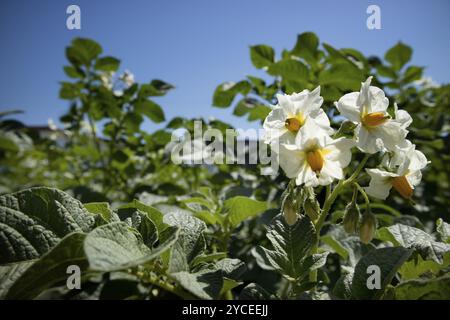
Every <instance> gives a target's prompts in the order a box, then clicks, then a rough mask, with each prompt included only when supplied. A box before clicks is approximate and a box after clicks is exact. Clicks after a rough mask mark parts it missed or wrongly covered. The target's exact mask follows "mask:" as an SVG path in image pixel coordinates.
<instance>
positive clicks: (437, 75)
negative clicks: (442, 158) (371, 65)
mask: <svg viewBox="0 0 450 320" xmlns="http://www.w3.org/2000/svg"><path fill="white" fill-rule="evenodd" d="M70 4H77V5H79V6H80V7H81V20H82V29H81V30H67V29H66V18H67V14H66V8H67V6H68V5H70ZM370 4H376V5H379V6H380V8H381V25H382V29H381V30H372V31H371V30H368V29H367V27H366V19H367V16H368V15H367V14H366V8H367V6H368V5H370ZM449 9H450V1H447V0H429V1H406V0H397V1H364V0H354V1H350V0H343V1H332V0H327V1H325V0H319V1H312V0H309V1H299V0H297V1H293V0H277V1H275V0H228V1H217V0H188V1H187V0H186V1H181V0H178V1H175V0H165V1H149V0H148V1H143V0H142V1H141V0H139V1H137V0H128V1H123V0H115V1H114V0H113V1H105V0H86V1H84V0H83V1H76V0H72V1H65V0H58V1H48V0H40V1H30V0H28V1H24V0H2V1H0V40H1V50H0V70H1V72H0V88H1V90H0V110H7V109H12V108H20V109H22V110H24V111H25V114H23V115H20V116H18V118H19V119H20V120H22V121H24V122H26V123H28V124H35V125H36V124H45V123H46V122H47V119H48V118H53V119H55V120H56V119H58V118H59V116H60V115H61V114H62V113H63V112H64V110H66V109H67V107H68V105H67V102H66V101H62V100H59V99H58V89H59V85H58V82H59V81H62V80H65V79H66V77H65V75H64V73H63V70H62V66H63V65H64V64H65V56H64V48H65V46H67V45H68V44H69V43H70V41H71V39H72V38H74V37H80V36H81V37H90V38H92V39H95V40H96V41H98V42H99V43H100V44H101V45H102V46H103V49H104V53H106V54H108V55H113V56H116V57H118V58H120V59H121V61H122V64H121V70H124V69H129V70H131V71H132V72H133V73H134V74H135V77H136V79H137V81H139V82H146V81H149V80H151V79H153V78H159V79H163V80H165V81H167V82H170V83H172V84H174V85H175V86H176V87H177V88H176V90H174V91H172V92H171V93H170V94H168V95H167V96H166V97H162V98H158V99H157V102H158V103H160V104H161V105H162V106H163V108H164V111H165V113H166V118H168V119H170V118H172V117H174V116H186V117H194V116H203V117H210V116H213V117H216V118H220V119H223V120H224V121H227V122H229V123H231V124H233V125H234V126H236V127H243V128H248V127H250V126H252V125H251V124H249V123H247V122H246V121H245V119H243V118H237V117H234V116H233V115H232V109H231V108H230V109H218V108H213V107H211V101H212V94H213V92H214V89H215V87H216V86H217V85H218V84H219V83H221V82H223V81H228V80H241V79H242V78H244V77H245V76H246V75H249V74H252V75H257V76H258V75H259V76H261V75H262V73H261V71H258V70H256V69H254V67H253V66H252V65H251V62H250V59H249V46H250V45H255V44H261V43H263V44H269V45H271V46H273V47H274V48H275V49H276V50H277V53H279V52H280V51H281V49H283V48H288V49H290V48H292V47H293V45H294V43H295V40H296V35H297V34H298V33H301V32H304V31H313V32H315V33H316V34H317V35H318V36H319V38H320V39H321V41H323V42H327V43H329V44H331V45H333V46H335V47H338V48H342V47H353V48H357V49H359V50H361V51H362V52H363V53H365V54H376V55H382V54H383V53H384V52H385V51H386V50H387V49H388V48H390V47H391V46H392V45H394V44H395V43H396V42H397V41H399V40H400V41H403V42H405V43H407V44H409V45H411V46H412V47H413V48H414V54H413V60H412V62H413V63H414V64H417V65H422V66H426V71H425V73H426V74H427V75H429V76H431V77H432V78H433V79H434V80H435V81H437V82H441V83H444V82H450V66H449V58H448V55H449V52H450V37H449V36H448V32H449V30H450V19H449V17H448V15H449V14H450V10H449ZM253 125H256V124H253ZM160 126H161V125H154V124H150V123H146V125H145V127H144V128H145V129H148V130H152V129H154V128H158V127H160Z"/></svg>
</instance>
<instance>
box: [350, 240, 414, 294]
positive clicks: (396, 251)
mask: <svg viewBox="0 0 450 320" xmlns="http://www.w3.org/2000/svg"><path fill="white" fill-rule="evenodd" d="M412 252H413V251H412V250H411V249H406V248H402V247H397V248H381V249H375V250H372V251H369V253H367V254H366V255H365V256H364V257H362V258H361V260H359V262H358V264H357V265H356V267H355V273H354V275H353V280H352V290H351V291H352V296H353V297H354V298H356V299H363V300H368V299H378V298H380V297H381V295H382V294H383V292H384V290H385V288H386V286H387V285H388V284H390V283H391V281H392V278H393V277H394V276H395V274H396V273H397V270H398V269H399V268H400V267H401V265H402V264H403V263H404V262H405V261H406V260H408V258H409V257H410V255H411V254H412ZM372 265H374V266H378V267H379V268H380V284H381V288H380V289H376V288H374V289H369V288H368V286H367V280H368V278H369V277H370V276H371V274H370V273H367V269H368V267H369V266H372Z"/></svg>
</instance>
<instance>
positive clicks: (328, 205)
mask: <svg viewBox="0 0 450 320" xmlns="http://www.w3.org/2000/svg"><path fill="white" fill-rule="evenodd" d="M369 157H370V155H369V154H366V155H365V156H364V158H363V160H362V161H361V162H360V163H359V165H358V167H357V168H356V170H355V172H353V174H352V175H351V176H350V177H349V178H348V179H347V180H340V181H339V183H338V184H337V185H336V187H335V188H334V189H333V191H332V192H331V194H329V196H328V197H327V198H326V200H325V203H324V204H323V208H322V213H321V214H320V217H319V219H318V220H317V223H316V234H317V240H316V244H315V245H314V247H313V248H312V249H311V253H312V254H315V253H317V249H318V246H319V242H320V231H321V230H322V227H323V224H324V222H325V220H326V218H327V215H328V213H329V212H330V209H331V206H332V205H333V203H334V201H335V200H336V198H337V196H338V195H339V193H341V191H342V190H343V189H344V188H345V187H346V186H347V185H349V184H351V183H353V181H354V180H355V179H357V178H358V175H359V173H360V172H361V170H362V169H363V168H364V165H365V164H366V162H367V160H368V159H369ZM358 186H359V185H358ZM360 188H361V187H360ZM361 190H363V189H362V188H361ZM363 192H364V190H363ZM328 193H329V192H328V190H327V194H328ZM364 194H365V192H364ZM366 197H367V195H366ZM309 279H310V281H314V282H315V281H317V270H314V271H311V273H310V275H309Z"/></svg>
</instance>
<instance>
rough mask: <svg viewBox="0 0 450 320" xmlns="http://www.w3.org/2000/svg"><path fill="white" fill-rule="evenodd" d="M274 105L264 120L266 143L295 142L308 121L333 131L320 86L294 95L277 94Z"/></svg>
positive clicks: (330, 131)
mask: <svg viewBox="0 0 450 320" xmlns="http://www.w3.org/2000/svg"><path fill="white" fill-rule="evenodd" d="M277 100H278V104H277V105H276V106H274V108H273V110H272V111H271V112H270V113H269V115H268V116H267V118H266V119H265V121H264V124H263V127H264V130H265V133H266V137H265V142H266V143H270V144H272V143H285V142H290V143H293V142H294V141H295V137H296V136H297V133H298V132H299V131H300V130H301V129H302V127H303V126H304V125H305V124H306V123H308V122H314V123H315V124H317V125H318V126H319V127H320V128H321V129H322V130H324V131H326V132H327V133H330V134H331V133H333V129H332V128H331V127H330V120H329V119H328V117H327V115H326V114H325V112H324V111H323V110H322V108H321V105H322V103H323V98H322V97H321V96H320V87H317V88H316V89H314V90H313V91H309V90H303V91H302V92H300V93H294V94H292V95H286V94H285V95H282V94H278V95H277Z"/></svg>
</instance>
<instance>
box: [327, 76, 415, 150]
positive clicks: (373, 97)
mask: <svg viewBox="0 0 450 320" xmlns="http://www.w3.org/2000/svg"><path fill="white" fill-rule="evenodd" d="M371 81H372V77H369V78H368V79H367V80H366V82H364V83H362V86H361V90H360V91H359V92H351V93H348V94H346V95H344V96H343V97H342V98H340V99H339V101H338V102H336V103H335V104H336V107H337V109H338V110H339V112H340V113H341V115H343V116H344V117H346V118H347V119H348V120H350V121H352V122H354V123H355V124H357V127H356V129H355V136H356V146H357V147H358V148H359V149H360V150H361V151H362V152H365V153H376V152H378V151H388V150H394V149H395V147H396V146H397V145H399V144H400V143H401V142H402V141H404V140H405V137H406V135H407V133H408V131H407V130H406V127H407V126H408V125H409V124H410V123H411V122H409V123H408V124H407V125H404V124H405V123H402V122H401V121H400V120H404V117H409V114H408V113H407V112H406V111H403V110H401V111H398V110H397V113H398V114H399V119H391V117H390V116H389V114H388V113H387V108H388V106H389V100H388V98H386V96H385V94H384V92H383V90H381V89H380V88H377V87H374V86H371V85H370V82H371ZM396 118H397V115H396ZM409 119H410V117H409Z"/></svg>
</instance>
